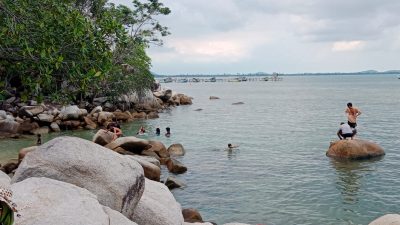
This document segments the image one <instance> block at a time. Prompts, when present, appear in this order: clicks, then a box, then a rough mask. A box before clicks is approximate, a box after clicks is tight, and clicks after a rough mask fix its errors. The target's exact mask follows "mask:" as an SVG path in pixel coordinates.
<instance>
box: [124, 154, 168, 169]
mask: <svg viewBox="0 0 400 225" xmlns="http://www.w3.org/2000/svg"><path fill="white" fill-rule="evenodd" d="M130 157H131V158H136V159H139V160H144V161H147V162H149V163H151V164H154V165H156V166H157V167H161V165H160V160H158V159H157V158H155V157H152V156H144V155H133V156H130Z"/></svg>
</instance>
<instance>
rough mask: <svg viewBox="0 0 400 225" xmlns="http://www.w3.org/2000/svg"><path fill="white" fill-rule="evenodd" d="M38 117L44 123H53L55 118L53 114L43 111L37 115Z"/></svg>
mask: <svg viewBox="0 0 400 225" xmlns="http://www.w3.org/2000/svg"><path fill="white" fill-rule="evenodd" d="M37 117H38V120H39V121H40V122H44V123H52V122H53V120H54V116H53V115H50V114H46V113H41V114H39V115H37Z"/></svg>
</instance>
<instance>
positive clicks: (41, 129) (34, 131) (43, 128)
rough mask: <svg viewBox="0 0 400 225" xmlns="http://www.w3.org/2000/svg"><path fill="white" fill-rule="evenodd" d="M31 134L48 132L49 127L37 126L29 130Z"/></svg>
mask: <svg viewBox="0 0 400 225" xmlns="http://www.w3.org/2000/svg"><path fill="white" fill-rule="evenodd" d="M31 132H32V134H48V133H49V132H50V128H49V127H39V128H36V129H34V130H32V131H31Z"/></svg>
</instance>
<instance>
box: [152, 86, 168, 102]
mask: <svg viewBox="0 0 400 225" xmlns="http://www.w3.org/2000/svg"><path fill="white" fill-rule="evenodd" d="M153 95H154V96H155V97H157V98H159V99H161V100H162V101H163V102H168V101H169V100H170V98H171V97H172V90H170V89H168V90H163V91H157V92H153Z"/></svg>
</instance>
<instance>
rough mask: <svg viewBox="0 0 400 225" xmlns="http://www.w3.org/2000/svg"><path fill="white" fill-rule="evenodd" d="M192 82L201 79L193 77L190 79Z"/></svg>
mask: <svg viewBox="0 0 400 225" xmlns="http://www.w3.org/2000/svg"><path fill="white" fill-rule="evenodd" d="M190 82H193V83H198V82H200V79H199V78H195V77H193V78H192V79H190Z"/></svg>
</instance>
